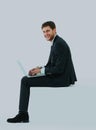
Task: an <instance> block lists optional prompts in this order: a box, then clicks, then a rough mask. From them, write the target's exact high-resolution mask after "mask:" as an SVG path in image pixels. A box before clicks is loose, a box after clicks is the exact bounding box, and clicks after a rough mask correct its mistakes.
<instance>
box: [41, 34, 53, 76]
mask: <svg viewBox="0 0 96 130" xmlns="http://www.w3.org/2000/svg"><path fill="white" fill-rule="evenodd" d="M55 37H56V35H55V36H54V38H53V40H52V41H51V44H52V45H53V41H54V39H55ZM52 45H51V46H52ZM41 74H44V75H45V67H42V68H41Z"/></svg>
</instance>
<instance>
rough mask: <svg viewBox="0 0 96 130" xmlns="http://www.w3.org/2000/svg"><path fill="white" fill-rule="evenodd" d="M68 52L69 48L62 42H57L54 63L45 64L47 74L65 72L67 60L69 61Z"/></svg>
mask: <svg viewBox="0 0 96 130" xmlns="http://www.w3.org/2000/svg"><path fill="white" fill-rule="evenodd" d="M67 52H68V49H67V47H66V46H64V45H62V44H59V43H58V44H57V45H56V47H55V55H52V56H53V57H51V58H53V62H54V63H53V64H54V65H52V64H51V65H47V66H45V74H46V75H57V74H62V73H64V69H65V65H66V61H67Z"/></svg>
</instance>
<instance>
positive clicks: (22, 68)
mask: <svg viewBox="0 0 96 130" xmlns="http://www.w3.org/2000/svg"><path fill="white" fill-rule="evenodd" d="M17 64H18V66H19V68H20V70H21V71H22V73H23V74H24V75H25V76H27V77H40V76H45V75H44V74H41V73H38V74H36V75H34V76H30V75H28V74H27V72H26V70H25V68H24V67H23V65H22V63H21V62H20V61H19V60H18V61H17Z"/></svg>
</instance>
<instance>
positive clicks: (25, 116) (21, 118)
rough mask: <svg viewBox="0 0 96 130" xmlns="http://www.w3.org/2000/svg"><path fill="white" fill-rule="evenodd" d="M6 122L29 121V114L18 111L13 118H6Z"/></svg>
mask: <svg viewBox="0 0 96 130" xmlns="http://www.w3.org/2000/svg"><path fill="white" fill-rule="evenodd" d="M7 122H8V123H22V122H23V123H27V122H29V115H28V113H27V112H26V113H19V114H17V115H16V116H15V117H14V118H9V119H7Z"/></svg>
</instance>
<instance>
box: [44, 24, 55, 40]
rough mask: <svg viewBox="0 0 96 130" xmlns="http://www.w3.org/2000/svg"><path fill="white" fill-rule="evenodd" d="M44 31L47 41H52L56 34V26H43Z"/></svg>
mask: <svg viewBox="0 0 96 130" xmlns="http://www.w3.org/2000/svg"><path fill="white" fill-rule="evenodd" d="M42 31H43V34H44V37H45V38H46V40H47V41H52V40H53V38H54V36H55V34H56V28H55V29H51V28H50V27H49V26H47V27H43V29H42Z"/></svg>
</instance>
